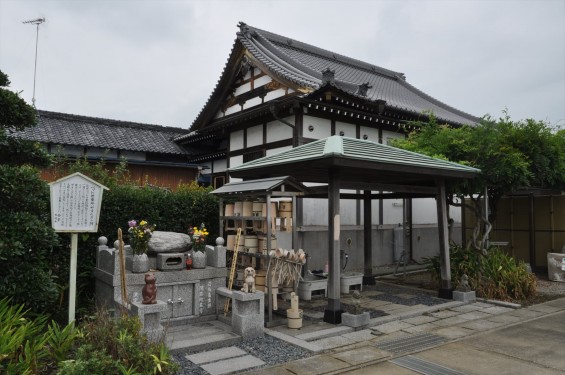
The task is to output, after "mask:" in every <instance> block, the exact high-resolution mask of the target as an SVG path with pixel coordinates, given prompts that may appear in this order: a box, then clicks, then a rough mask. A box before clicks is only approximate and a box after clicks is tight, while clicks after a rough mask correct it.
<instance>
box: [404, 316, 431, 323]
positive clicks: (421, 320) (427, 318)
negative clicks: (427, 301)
mask: <svg viewBox="0 0 565 375" xmlns="http://www.w3.org/2000/svg"><path fill="white" fill-rule="evenodd" d="M436 320H438V318H436V317H434V316H425V315H420V316H415V317H413V318H408V319H403V320H402V321H403V322H406V323H410V324H414V325H418V324H426V323H431V322H435V321H436Z"/></svg>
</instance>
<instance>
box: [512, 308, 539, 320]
mask: <svg viewBox="0 0 565 375" xmlns="http://www.w3.org/2000/svg"><path fill="white" fill-rule="evenodd" d="M507 314H508V315H512V316H518V317H520V318H523V319H531V318H538V317H540V316H543V315H545V313H542V312H539V311H533V310H528V309H520V310H514V311H511V312H509V313H507Z"/></svg>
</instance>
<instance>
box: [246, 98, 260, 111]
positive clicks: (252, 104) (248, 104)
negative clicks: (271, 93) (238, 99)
mask: <svg viewBox="0 0 565 375" xmlns="http://www.w3.org/2000/svg"><path fill="white" fill-rule="evenodd" d="M262 103H263V100H262V99H261V98H260V97H255V98H252V99H249V100H248V101H246V102H245V103H244V104H243V109H248V108H251V107H255V106H258V105H259V104H262Z"/></svg>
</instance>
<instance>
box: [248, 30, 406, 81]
mask: <svg viewBox="0 0 565 375" xmlns="http://www.w3.org/2000/svg"><path fill="white" fill-rule="evenodd" d="M246 26H247V27H248V28H250V29H252V30H255V31H257V32H258V33H259V34H262V35H263V36H264V37H265V38H267V39H268V40H269V41H270V42H271V43H273V44H274V42H273V41H272V40H271V38H272V39H274V40H275V41H276V42H277V43H280V44H283V45H284V44H285V43H286V44H287V45H288V46H289V47H290V48H296V49H299V50H302V51H305V52H308V53H310V54H313V55H316V56H318V57H322V58H329V59H332V58H333V59H335V60H337V61H339V62H340V63H342V64H346V65H350V66H353V67H356V68H361V69H364V70H367V71H368V72H371V73H380V74H382V75H384V76H387V77H389V78H393V79H401V80H405V79H406V75H405V74H404V73H401V72H396V71H394V70H390V69H386V68H383V67H381V66H378V65H374V64H370V63H367V62H365V61H362V60H358V59H354V58H352V57H348V56H345V55H342V54H340V53H336V52H332V51H330V50H327V49H324V48H320V47H316V46H314V45H312V44H308V43H304V42H301V41H299V40H296V39H291V38H287V37H285V36H282V35H279V34H275V33H272V32H270V31H266V30H262V29H259V28H256V27H253V26H249V25H246ZM289 41H290V42H291V43H288V42H289ZM285 55H286V54H285Z"/></svg>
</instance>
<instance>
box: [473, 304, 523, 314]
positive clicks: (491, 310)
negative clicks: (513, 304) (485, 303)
mask: <svg viewBox="0 0 565 375" xmlns="http://www.w3.org/2000/svg"><path fill="white" fill-rule="evenodd" d="M510 311H516V309H511V308H510V307H503V306H492V307H487V308H486V309H482V310H481V312H485V313H487V314H493V315H495V314H504V313H506V312H510Z"/></svg>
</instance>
